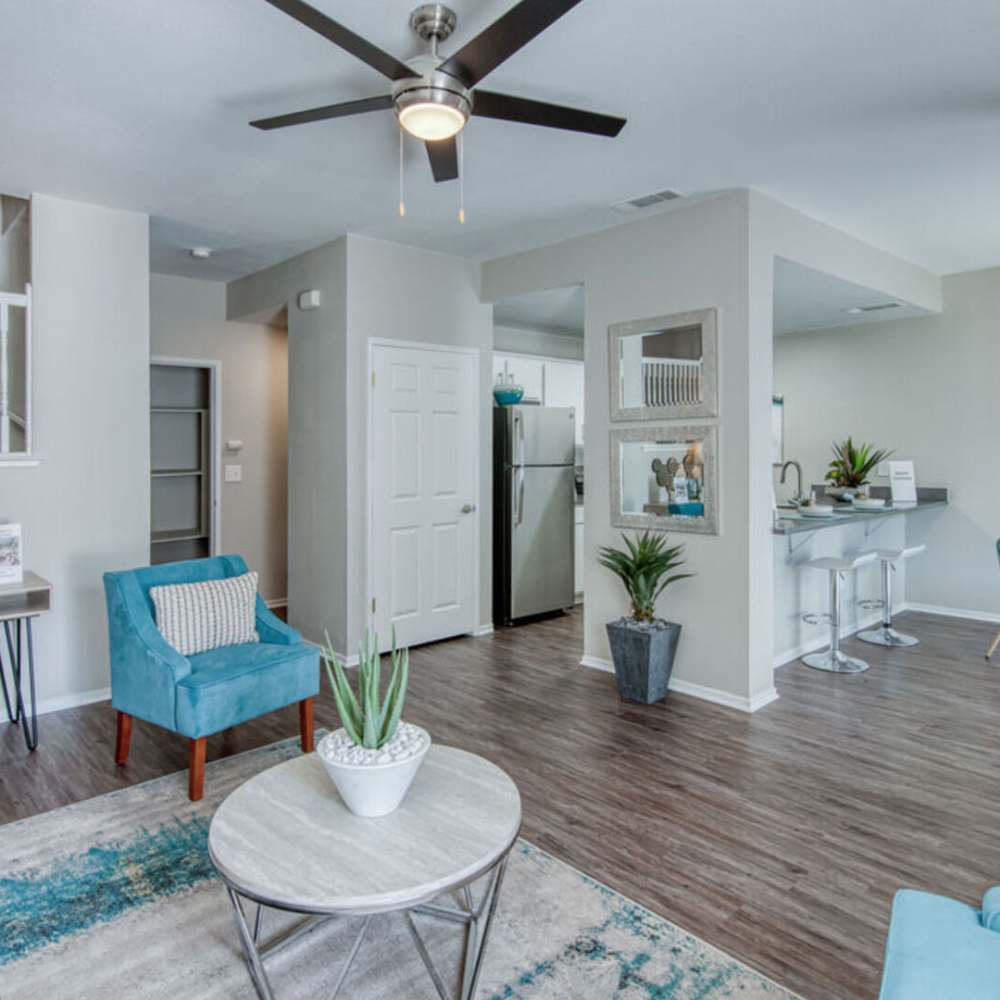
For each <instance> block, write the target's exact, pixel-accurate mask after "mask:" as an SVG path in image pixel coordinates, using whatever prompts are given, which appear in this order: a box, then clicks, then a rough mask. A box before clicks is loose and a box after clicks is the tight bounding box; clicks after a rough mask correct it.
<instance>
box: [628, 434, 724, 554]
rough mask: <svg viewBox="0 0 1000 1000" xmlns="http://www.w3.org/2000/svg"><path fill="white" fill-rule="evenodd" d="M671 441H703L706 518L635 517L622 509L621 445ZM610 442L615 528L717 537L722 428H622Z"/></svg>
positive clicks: (667, 515)
mask: <svg viewBox="0 0 1000 1000" xmlns="http://www.w3.org/2000/svg"><path fill="white" fill-rule="evenodd" d="M664 439H668V440H670V441H681V440H684V441H692V440H694V441H700V442H701V454H702V460H703V461H704V463H705V480H704V482H703V484H702V502H703V503H704V504H705V515H704V517H682V516H679V515H677V514H633V513H627V512H626V511H624V510H622V461H621V454H622V445H623V444H627V443H629V442H640V443H643V444H648V443H654V442H656V441H662V440H664ZM609 440H610V442H611V524H612V526H613V527H615V528H636V529H638V530H640V531H647V530H649V531H683V532H689V533H692V534H697V535H718V534H720V527H719V521H720V519H719V467H718V463H719V428H718V427H717V426H716V425H714V424H689V425H687V426H683V425H677V424H662V425H660V426H658V427H627V428H625V427H623V428H621V429H616V430H612V431H611V432H610V434H609Z"/></svg>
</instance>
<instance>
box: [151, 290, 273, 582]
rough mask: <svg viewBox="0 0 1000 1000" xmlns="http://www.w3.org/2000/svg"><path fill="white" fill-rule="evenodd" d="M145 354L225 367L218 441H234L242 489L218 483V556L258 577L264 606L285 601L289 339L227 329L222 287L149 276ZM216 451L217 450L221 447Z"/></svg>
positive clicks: (269, 329) (259, 330) (247, 327)
mask: <svg viewBox="0 0 1000 1000" xmlns="http://www.w3.org/2000/svg"><path fill="white" fill-rule="evenodd" d="M150 351H151V353H152V354H154V355H165V356H168V357H178V358H191V359H197V360H204V361H219V362H221V364H222V370H221V376H222V392H221V396H222V441H223V442H225V441H227V440H229V439H231V438H239V439H241V440H242V441H243V442H244V448H243V450H242V451H241V452H239V453H238V454H233V453H227V452H225V451H223V452H222V453H221V462H222V464H230V463H235V464H239V465H242V466H243V482H241V483H226V482H224V481H223V482H222V484H221V487H220V493H221V495H220V501H221V503H220V514H221V522H222V532H221V535H222V537H221V547H222V551H223V552H239V553H241V554H242V555H243V556H244V557H245V558H246V560H247V563H248V564H249V565H250V567H251V568H252V569H255V570H256V571H257V572H258V573H259V574H260V583H259V586H260V592H261V594H262V596H263V597H264V598H265V599H267V600H282V599H284V598H285V597H286V596H287V593H288V574H287V565H286V563H287V551H288V517H287V506H288V475H287V472H288V448H287V435H288V337H287V334H286V332H285V330H284V328H283V327H278V326H272V325H267V324H263V323H229V322H227V321H226V286H225V285H224V284H222V283H220V282H211V281H195V280H193V279H191V278H176V277H170V276H167V275H162V274H154V275H153V276H152V278H151V279H150ZM220 447H221V443H220Z"/></svg>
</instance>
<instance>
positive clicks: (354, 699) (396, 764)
mask: <svg viewBox="0 0 1000 1000" xmlns="http://www.w3.org/2000/svg"><path fill="white" fill-rule="evenodd" d="M322 655H323V661H324V664H325V665H326V672H327V677H328V678H329V680H330V687H331V688H332V689H333V697H334V700H335V701H336V703H337V713H338V714H339V715H340V721H341V722H342V723H343V728H341V729H338V730H336V731H335V732H332V733H330V734H329V735H327V736H324V737H323V739H322V740H320V743H319V746H318V747H317V748H316V752H317V754H318V755H319V758H320V760H322V761H323V764H324V766H325V767H326V771H327V774H329V775H330V778H331V779H332V781H333V783H334V785H336V786H337V791H338V792H339V793H340V797H341V798H342V799H343V800H344V805H346V806H347V808H348V809H350V810H351V812H352V813H355V814H356V815H358V816H385V815H387V814H388V813H391V812H393V811H394V810H395V809H397V808H398V807H399V804H400V803H401V802H402V801H403V799H404V797H405V796H406V793H407V791H409V788H410V785H411V783H412V782H413V779H414V778H415V777H416V774H417V771H418V770H419V769H420V765H421V764H422V763H423V760H424V757H425V756H426V755H427V751H428V750H429V749H430V745H431V738H430V736H429V735H428V734H427V731H426V730H424V729H421V728H420V726H413V725H410V724H409V723H407V722H403V721H402V720H401V716H402V712H403V702H404V701H405V700H406V682H407V677H408V675H409V661H410V655H409V650H408V649H404V650H397V649H396V636H395V633H393V637H392V655H391V658H390V659H391V664H392V671H391V674H390V677H389V684H388V686H387V687H386V690H385V694H384V695H382V694H381V692H380V674H381V657H380V656H379V651H378V636H372V635H371V633H369V632H368V631H367V630H365V637H364V639H363V640H362V642H361V644H360V645H359V647H358V693H357V694H355V693H354V690H353V689H352V688H351V685H350V683H349V682H348V680H347V676H346V674H345V672H344V664H343V663H341V662H340V659H339V657H338V656H337V654H336V653H335V652H334V650H333V646H332V645H331V643H330V637H329V636H327V637H326V646H325V647H324V649H323V654H322Z"/></svg>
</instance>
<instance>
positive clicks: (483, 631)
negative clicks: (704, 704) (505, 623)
mask: <svg viewBox="0 0 1000 1000" xmlns="http://www.w3.org/2000/svg"><path fill="white" fill-rule="evenodd" d="M469 635H471V636H474V637H475V638H476V639H479V638H481V637H482V636H484V635H493V622H487V623H486V624H485V625H480V626H479V627H478V628H474V629H473V630H472V631H471V632H470V633H469Z"/></svg>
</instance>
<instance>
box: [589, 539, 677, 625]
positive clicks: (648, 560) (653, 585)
mask: <svg viewBox="0 0 1000 1000" xmlns="http://www.w3.org/2000/svg"><path fill="white" fill-rule="evenodd" d="M622 540H623V541H624V542H625V548H624V549H616V548H612V547H611V546H607V545H605V546H602V547H601V548H600V549H599V550H598V554H597V561H598V562H599V563H600V564H601V565H602V566H604V567H605V568H607V569H609V570H611V572H612V573H614V574H615V575H616V576H617V577H618V578H619V579H620V580H621V582H622V583H623V584H624V585H625V590H626V592H627V593H628V596H629V600H630V601H631V602H632V618H633V619H634V620H635V621H637V622H651V621H652V620H653V618H654V616H655V614H656V599H657V598H658V597H659V596H660V594H662V593H663V591H664V590H665V589H666V588H667V587H668V586H669V585H670V584H671V583H676V582H677V581H678V580H686V579H687V578H688V577H691V576H694V573H674V574H673V575H672V576H670V575H668V574H669V573H670V572H671V571H672V570H674V569H677V567H679V566H683V565H684V560H683V559H682V558H681V556H682V554H683V552H684V546H683V545H667V537H666V535H662V534H653V533H652V532H649V531H644V532H643V533H642V534H641V535H636V537H635V539H634V540H633V539H631V538H629V537H628V536H627V535H625V534H623V535H622ZM664 577H666V579H664Z"/></svg>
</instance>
